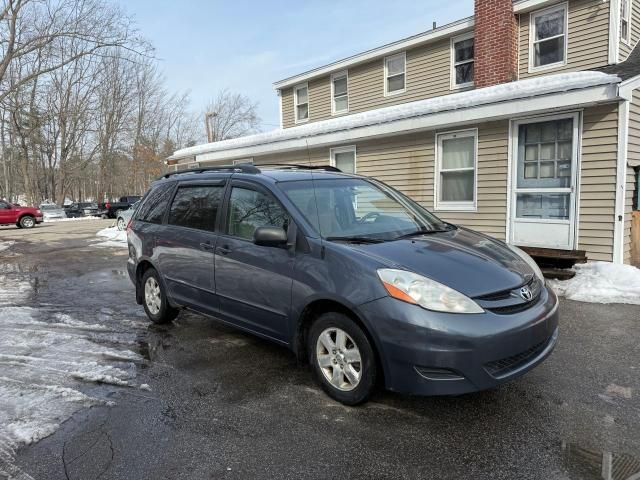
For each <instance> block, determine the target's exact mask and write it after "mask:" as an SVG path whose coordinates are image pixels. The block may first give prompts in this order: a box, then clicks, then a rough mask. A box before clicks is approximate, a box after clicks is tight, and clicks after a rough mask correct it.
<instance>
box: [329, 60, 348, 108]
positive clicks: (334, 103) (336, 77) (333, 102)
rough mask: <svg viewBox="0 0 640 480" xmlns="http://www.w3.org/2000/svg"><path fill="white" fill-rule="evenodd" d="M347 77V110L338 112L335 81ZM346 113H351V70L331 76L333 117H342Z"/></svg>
mask: <svg viewBox="0 0 640 480" xmlns="http://www.w3.org/2000/svg"><path fill="white" fill-rule="evenodd" d="M342 77H345V78H346V79H347V93H346V95H343V96H346V97H347V108H346V109H344V110H336V99H335V96H334V83H333V82H334V81H335V80H337V79H340V78H342ZM344 113H349V70H342V71H340V72H336V73H332V74H331V115H342V114H344Z"/></svg>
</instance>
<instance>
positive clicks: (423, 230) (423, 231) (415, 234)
mask: <svg viewBox="0 0 640 480" xmlns="http://www.w3.org/2000/svg"><path fill="white" fill-rule="evenodd" d="M444 225H446V227H447V228H438V229H434V230H431V229H428V228H421V229H419V230H414V231H413V232H409V233H405V234H404V235H400V236H398V237H396V238H394V240H402V239H403V238H411V237H418V236H420V235H428V234H430V233H443V232H449V231H451V230H455V228H456V227H455V226H454V225H451V224H450V223H446V224H444Z"/></svg>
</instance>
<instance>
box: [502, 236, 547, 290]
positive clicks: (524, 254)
mask: <svg viewBox="0 0 640 480" xmlns="http://www.w3.org/2000/svg"><path fill="white" fill-rule="evenodd" d="M507 247H509V248H510V249H511V251H512V252H513V253H515V254H516V255H518V256H519V257H520V258H521V259H522V260H524V261H525V262H527V264H528V265H529V266H530V267H531V269H532V270H533V271H534V272H535V274H536V277H538V280H540V281H541V282H542V283H544V275H543V274H542V270H540V267H539V266H538V264H537V263H536V261H535V260H534V259H533V258H531V256H530V255H529V254H528V253H527V252H525V251H524V250H522V249H521V248H518V247H516V246H515V245H509V244H508V243H507Z"/></svg>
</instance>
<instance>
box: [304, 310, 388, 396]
mask: <svg viewBox="0 0 640 480" xmlns="http://www.w3.org/2000/svg"><path fill="white" fill-rule="evenodd" d="M340 332H342V333H343V334H344V335H345V336H344V337H342V334H341V333H340ZM338 335H341V338H344V339H345V341H344V342H341V341H340V339H339V338H338ZM321 337H322V338H321ZM327 347H329V348H327ZM332 347H336V348H335V349H334V348H332ZM307 348H308V350H307V351H308V352H309V363H310V364H311V368H312V369H313V372H314V374H315V377H316V381H317V382H318V383H319V384H320V386H321V387H322V389H323V390H324V391H325V392H326V393H327V395H329V396H330V397H331V398H333V399H335V400H337V401H339V402H341V403H344V404H345V405H358V404H360V403H363V402H365V401H366V400H367V399H368V398H369V396H370V395H371V394H372V393H373V391H374V390H375V386H376V375H377V365H376V357H375V353H374V351H373V347H372V346H371V343H370V342H369V339H368V338H367V336H366V334H365V333H364V331H363V330H362V328H360V326H358V325H357V324H356V323H355V322H354V321H353V320H351V318H349V317H348V316H346V315H344V314H342V313H338V312H328V313H324V314H322V315H320V316H319V317H318V318H317V319H316V321H315V322H314V323H313V325H312V326H311V329H310V331H309V336H308V344H307ZM354 349H355V350H354ZM334 351H335V352H336V353H335V354H334V353H333V352H334ZM358 354H359V355H358ZM319 358H320V360H319ZM358 359H359V361H358ZM320 362H323V363H322V366H321V364H320ZM332 379H333V380H332Z"/></svg>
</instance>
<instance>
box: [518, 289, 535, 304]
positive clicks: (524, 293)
mask: <svg viewBox="0 0 640 480" xmlns="http://www.w3.org/2000/svg"><path fill="white" fill-rule="evenodd" d="M520 296H521V297H522V299H523V300H526V301H527V302H528V301H529V300H531V299H532V298H533V294H532V293H531V290H530V289H529V287H522V288H521V289H520Z"/></svg>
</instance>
